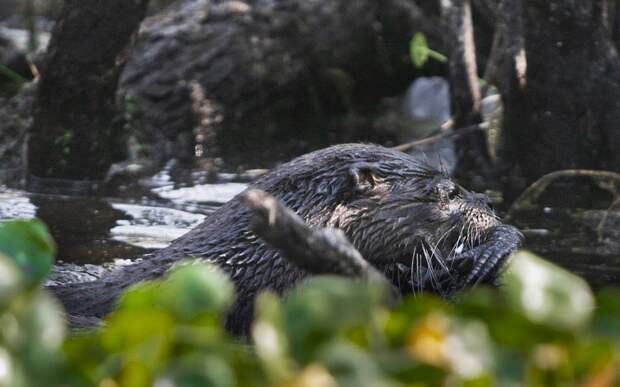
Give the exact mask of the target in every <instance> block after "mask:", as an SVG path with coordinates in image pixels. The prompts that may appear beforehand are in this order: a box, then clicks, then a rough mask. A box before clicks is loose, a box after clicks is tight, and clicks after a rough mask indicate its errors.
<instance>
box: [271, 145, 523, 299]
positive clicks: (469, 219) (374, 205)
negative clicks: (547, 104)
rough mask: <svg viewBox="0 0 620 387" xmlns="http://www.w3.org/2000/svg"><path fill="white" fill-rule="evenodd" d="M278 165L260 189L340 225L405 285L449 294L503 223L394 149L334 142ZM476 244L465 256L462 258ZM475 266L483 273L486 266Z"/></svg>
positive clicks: (319, 220)
mask: <svg viewBox="0 0 620 387" xmlns="http://www.w3.org/2000/svg"><path fill="white" fill-rule="evenodd" d="M282 167H283V168H282V169H281V170H280V171H278V170H276V171H274V174H273V175H272V176H274V177H277V178H276V179H277V181H278V182H277V184H275V186H276V187H277V188H276V189H275V190H274V188H275V187H274V186H273V185H271V186H270V187H267V186H266V187H265V188H267V190H268V191H271V192H272V193H275V194H276V196H278V197H280V198H281V199H282V200H283V201H284V202H285V204H286V205H287V206H289V207H290V208H292V209H293V210H294V211H296V212H297V213H298V214H299V215H300V216H302V217H303V218H304V219H305V220H306V222H308V223H310V224H314V225H317V226H321V227H335V228H339V229H341V230H343V231H344V232H345V234H346V235H347V237H348V238H349V240H350V241H351V242H352V244H353V245H354V246H355V247H356V248H357V249H358V250H359V252H360V253H361V254H362V256H363V257H364V258H365V259H366V260H368V261H369V262H370V263H372V264H373V265H374V266H375V267H377V268H378V269H380V270H382V271H384V272H385V273H386V275H387V276H388V277H390V278H392V280H393V282H394V284H395V285H396V286H398V287H400V288H401V290H402V291H403V292H406V291H417V290H433V291H436V292H439V293H441V294H442V295H448V294H451V293H453V292H454V291H456V290H459V289H460V288H462V287H464V286H466V284H467V283H472V278H471V275H472V273H475V270H474V268H475V267H476V265H477V262H476V260H477V259H478V256H482V255H484V254H482V250H475V249H477V248H479V246H480V245H482V244H483V243H485V242H486V241H487V240H488V236H489V234H490V233H492V230H493V229H495V228H496V227H497V226H498V225H501V222H500V221H499V219H498V218H497V216H496V215H495V213H494V212H493V210H492V209H491V208H490V206H489V204H488V200H487V198H486V196H485V195H481V194H477V193H472V192H470V191H468V190H466V189H464V188H463V187H461V186H459V185H458V184H456V183H455V182H453V181H452V180H451V179H450V178H449V176H448V174H447V173H445V172H442V171H439V170H437V169H435V168H433V167H431V166H430V165H429V164H428V163H425V162H424V160H420V159H417V158H414V157H412V156H410V155H407V154H404V153H402V152H398V151H395V150H392V149H387V148H383V147H379V146H373V145H360V144H350V145H339V146H336V147H331V148H327V149H324V150H321V151H317V152H313V153H310V154H308V155H305V156H302V157H300V158H298V159H296V160H294V161H292V162H290V163H288V164H285V165H283V166H282ZM283 170H286V171H287V172H288V173H287V174H284V173H281V171H283ZM291 171H294V172H295V173H294V174H292V175H291V174H290V172H291ZM272 182H273V181H272ZM274 191H275V192H274ZM511 248H512V246H511ZM474 251H475V253H474V254H470V255H469V259H467V260H465V259H460V257H463V256H466V255H467V252H474ZM501 253H502V254H504V253H505V251H502V252H501ZM483 259H485V258H484V257H483ZM464 261H468V262H465V263H464ZM496 264H497V261H496V262H494V263H493V265H495V266H499V265H496ZM480 273H483V274H484V276H488V275H489V271H487V270H486V269H485V270H481V271H480ZM479 280H480V278H474V279H473V283H475V282H478V281H479Z"/></svg>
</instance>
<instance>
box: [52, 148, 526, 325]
mask: <svg viewBox="0 0 620 387" xmlns="http://www.w3.org/2000/svg"><path fill="white" fill-rule="evenodd" d="M251 188H256V189H260V190H263V191H265V192H267V193H268V194H270V195H272V196H273V197H275V198H277V199H279V200H280V201H281V202H282V203H283V204H284V205H285V206H287V207H288V208H290V209H291V210H293V211H294V212H295V213H297V214H298V215H299V216H300V217H301V218H302V219H303V220H304V221H305V222H306V223H307V224H308V225H309V226H311V227H332V228H337V229H340V230H342V231H343V232H344V234H345V235H346V237H347V238H348V239H349V240H350V242H351V243H352V244H353V245H354V246H355V248H356V249H358V251H359V252H360V253H361V255H362V257H364V259H366V260H367V261H368V262H369V263H370V264H372V265H373V266H374V267H375V268H376V269H378V270H379V271H380V272H382V273H384V275H385V276H386V277H387V278H388V279H389V281H391V283H392V284H393V285H394V286H395V287H397V288H398V289H399V291H400V292H401V293H402V294H407V293H414V292H418V291H433V292H436V293H438V294H440V295H442V296H450V295H452V294H454V293H455V292H457V291H459V290H461V289H463V288H465V287H469V286H473V285H475V284H478V283H492V282H494V281H495V279H496V278H497V276H498V274H499V273H500V272H501V269H502V267H503V266H504V263H505V262H506V260H507V258H508V256H509V255H510V253H511V252H512V251H513V250H515V249H516V248H517V247H518V246H519V244H520V241H521V234H520V233H519V231H518V230H517V229H516V228H514V227H512V226H509V225H505V224H503V223H502V222H501V221H500V219H499V218H498V217H497V215H496V214H495V213H494V211H493V210H492V209H491V207H490V206H489V202H488V199H487V197H486V196H485V195H481V194H477V193H472V192H469V191H467V190H466V189H464V188H463V187H461V186H459V185H458V184H456V183H455V182H453V181H452V180H451V179H450V177H449V176H448V175H447V173H445V172H442V171H440V170H437V169H435V168H433V167H431V166H429V165H428V164H426V163H425V162H424V161H423V160H420V159H418V158H415V157H413V156H410V155H407V154H405V153H402V152H400V151H397V150H393V149H389V148H385V147H381V146H377V145H367V144H342V145H335V146H332V147H329V148H326V149H322V150H318V151H315V152H312V153H308V154H306V155H303V156H300V157H298V158H296V159H294V160H292V161H290V162H288V163H285V164H282V165H280V166H279V167H276V168H275V169H273V170H271V171H270V172H268V173H267V174H265V175H263V176H262V177H261V178H259V179H258V180H257V181H255V182H254V183H253V184H252V187H251ZM242 195H243V194H240V195H238V196H237V197H235V198H233V199H232V200H230V201H229V202H228V203H226V204H224V205H223V206H222V207H220V208H219V209H218V210H217V211H215V212H214V213H212V214H211V215H210V216H208V217H207V219H206V220H205V221H204V222H203V223H202V224H200V225H199V226H197V227H196V228H194V229H193V230H191V231H190V232H188V233H187V234H185V235H183V236H181V237H180V238H178V239H176V240H175V241H173V242H172V243H171V244H170V245H169V246H168V247H166V248H164V249H162V250H159V251H157V252H155V253H153V254H151V255H150V256H147V257H144V259H143V260H142V261H140V262H138V263H135V264H133V265H130V266H127V267H124V268H122V269H121V270H119V271H117V272H115V273H112V274H110V275H108V276H107V277H104V278H102V279H100V280H98V281H94V282H90V283H84V284H72V285H66V286H61V287H56V288H54V289H53V290H54V291H55V292H56V293H57V294H58V296H59V297H60V299H61V301H62V302H63V303H64V305H65V307H66V310H67V312H68V313H69V314H70V315H76V316H83V317H85V318H90V317H102V316H104V315H105V314H106V313H108V312H110V311H111V310H112V308H113V307H114V301H115V299H116V298H117V297H118V295H119V294H120V293H121V291H122V290H123V289H124V288H126V287H127V286H129V285H131V284H133V283H135V282H137V281H140V280H145V279H152V278H156V277H159V276H161V275H163V274H164V273H165V272H166V271H167V270H168V269H169V268H170V267H171V266H172V265H174V264H175V263H176V262H178V261H179V260H181V259H183V258H186V257H193V258H197V259H201V260H205V261H208V262H213V263H215V264H216V265H217V266H219V267H220V268H221V269H223V270H224V271H225V272H226V273H227V274H228V275H229V276H230V278H231V279H232V280H233V281H234V283H235V286H236V289H237V298H236V301H235V304H234V305H233V307H232V309H231V311H230V312H229V315H228V318H227V323H226V324H227V328H228V329H229V330H230V331H231V332H233V333H237V334H243V333H244V332H247V330H248V328H249V326H250V323H251V321H252V318H253V304H254V299H255V297H256V295H257V294H258V293H259V292H261V291H263V290H267V289H269V290H272V291H275V292H277V293H280V294H282V293H284V292H285V291H286V290H287V289H289V288H291V287H292V286H293V285H294V284H296V283H298V282H299V281H301V280H303V279H304V278H305V277H307V276H309V275H311V274H312V273H308V272H306V271H304V270H302V269H300V268H298V267H296V266H295V265H294V264H292V263H290V262H289V261H287V260H286V259H285V257H283V256H281V254H280V253H279V252H278V251H277V250H275V249H273V248H271V247H269V246H268V245H267V244H265V243H264V242H263V241H262V240H261V239H260V238H258V237H257V236H256V235H255V234H254V233H253V232H252V230H251V228H250V225H249V223H250V211H249V209H248V208H247V207H246V206H245V205H244V203H243V201H242Z"/></svg>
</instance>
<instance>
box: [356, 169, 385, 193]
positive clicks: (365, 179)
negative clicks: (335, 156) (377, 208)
mask: <svg viewBox="0 0 620 387" xmlns="http://www.w3.org/2000/svg"><path fill="white" fill-rule="evenodd" d="M349 175H350V176H351V182H352V185H353V189H354V190H355V191H356V192H360V193H368V192H372V191H374V189H375V187H376V186H377V185H378V184H379V181H380V178H379V168H378V165H377V164H376V163H356V164H354V165H353V166H352V167H351V168H350V169H349Z"/></svg>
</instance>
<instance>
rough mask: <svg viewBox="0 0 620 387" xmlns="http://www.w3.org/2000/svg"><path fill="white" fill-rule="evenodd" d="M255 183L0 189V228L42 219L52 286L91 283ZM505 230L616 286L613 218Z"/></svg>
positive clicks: (593, 280)
mask: <svg viewBox="0 0 620 387" xmlns="http://www.w3.org/2000/svg"><path fill="white" fill-rule="evenodd" d="M259 175H260V172H256V173H253V174H251V175H244V176H239V175H231V174H221V175H218V176H215V178H214V177H213V176H209V177H207V176H206V175H205V174H204V173H202V172H190V173H185V174H183V176H184V177H183V178H178V177H174V176H173V175H172V174H170V173H169V171H168V170H167V169H164V170H163V171H162V172H160V173H158V174H156V175H155V176H153V177H150V178H147V179H139V180H137V181H136V182H135V183H134V185H133V186H128V187H124V188H123V190H122V194H119V195H115V196H110V197H76V196H64V195H41V194H31V193H27V192H24V191H19V190H12V189H7V188H3V187H0V220H5V219H12V218H32V217H35V216H36V217H39V218H41V219H42V220H43V221H44V222H45V223H46V224H47V225H48V226H49V228H50V232H51V233H52V236H53V237H54V239H55V241H56V242H57V245H58V254H57V256H58V263H57V267H56V270H55V272H54V274H53V275H52V279H51V282H50V283H54V282H55V281H60V282H75V281H89V280H93V279H95V278H98V277H100V276H102V275H103V274H105V273H106V272H107V271H108V270H113V269H114V268H117V267H118V266H122V265H126V264H129V263H131V262H132V261H133V260H135V259H136V258H139V257H140V256H141V255H143V254H144V253H147V252H149V251H152V250H154V249H159V248H162V247H165V246H167V245H168V244H169V243H170V242H171V241H172V240H174V239H176V238H178V237H180V236H181V235H183V234H184V233H186V232H188V231H189V230H191V229H192V228H193V227H195V226H196V225H198V224H199V223H201V222H202V221H203V220H204V218H205V217H206V216H208V215H209V214H210V213H211V212H213V211H214V210H215V209H216V208H218V207H219V206H220V205H221V204H222V203H225V202H226V201H228V200H230V199H231V198H232V197H234V196H235V195H236V194H238V193H239V192H241V191H242V190H244V189H245V188H246V187H247V184H248V180H251V178H255V177H256V176H259ZM248 176H250V177H248ZM213 180H215V181H213ZM509 222H510V223H512V224H514V225H516V226H517V227H519V228H520V229H522V230H523V231H524V234H525V235H526V242H525V248H527V249H530V250H532V251H534V252H536V253H538V254H539V255H541V256H543V257H546V258H548V259H550V260H552V261H554V262H556V263H558V264H559V265H561V266H564V267H566V268H568V269H569V270H571V271H573V272H575V273H577V274H579V275H581V276H583V277H584V278H586V280H588V282H590V284H591V285H592V286H593V287H595V288H601V287H605V286H610V285H618V284H620V212H619V211H607V210H606V209H604V208H601V209H574V208H572V209H571V208H555V207H542V208H539V209H533V210H528V211H521V212H519V213H516V214H511V219H510V220H509Z"/></svg>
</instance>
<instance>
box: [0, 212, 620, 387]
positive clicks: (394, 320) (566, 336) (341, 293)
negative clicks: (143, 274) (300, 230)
mask: <svg viewBox="0 0 620 387" xmlns="http://www.w3.org/2000/svg"><path fill="white" fill-rule="evenodd" d="M0 252H1V255H0V385H2V386H16V387H19V386H105V387H111V386H132V387H133V386H150V385H155V386H158V387H164V386H166V387H168V386H218V387H220V386H223V387H225V386H297V387H302V386H313V387H315V386H317V387H321V386H325V387H327V386H337V385H339V386H423V385H455V386H457V385H464V386H465V385H466V386H488V385H502V386H506V385H514V386H517V385H528V386H538V385H541V386H542V385H545V386H547V385H562V386H566V385H583V386H612V385H617V384H618V383H620V371H619V370H620V368H619V366H620V363H619V359H620V292H619V291H617V290H610V291H606V292H602V293H599V294H597V295H596V296H594V295H593V294H592V293H591V292H590V290H589V288H588V287H587V285H586V284H585V283H584V282H583V281H582V280H581V279H579V278H578V277H575V276H574V275H572V274H569V273H567V272H565V271H563V270H561V269H559V268H557V267H555V266H553V265H551V264H549V263H547V262H545V261H543V260H540V259H538V258H536V257H534V256H532V255H530V254H529V253H526V252H521V253H518V254H517V255H516V256H515V258H514V261H513V262H514V263H513V265H512V267H511V269H510V271H509V272H508V273H507V274H506V275H505V285H504V286H503V287H502V288H501V289H500V290H499V291H498V290H491V289H478V290H475V291H472V292H469V293H467V294H464V295H462V296H461V297H460V298H459V299H458V300H455V302H452V303H447V302H446V301H443V300H440V299H437V298H434V297H431V296H427V295H424V296H421V295H418V296H415V297H409V298H407V299H405V300H404V301H403V302H402V303H401V304H400V305H399V306H398V307H396V308H394V309H389V308H387V307H386V306H385V305H384V304H383V303H382V300H383V299H384V297H383V296H384V291H383V289H379V288H376V287H371V286H368V285H367V284H364V283H360V282H354V281H351V280H347V279H342V278H331V277H317V278H315V279H312V280H311V281H308V282H307V283H305V284H304V285H303V286H300V287H299V288H298V289H297V290H296V291H294V292H293V293H292V294H291V295H290V296H289V297H287V298H286V299H285V300H281V299H279V298H277V297H276V296H274V295H273V294H264V295H262V296H261V297H260V298H259V300H258V305H257V310H258V318H257V322H256V323H255V324H254V327H253V331H252V337H251V338H250V341H251V343H247V342H244V341H241V340H239V339H235V338H233V337H230V336H229V335H227V334H226V333H225V331H224V329H223V319H224V315H225V311H226V309H227V308H228V307H229V306H230V305H231V302H232V300H233V294H234V289H233V287H232V284H231V283H230V282H229V281H228V280H227V279H226V277H225V276H224V275H222V274H221V273H220V272H218V270H217V269H215V268H214V267H210V266H207V265H186V266H184V267H181V268H179V269H177V270H176V271H174V272H173V273H171V275H170V276H169V277H168V279H167V280H165V281H153V282H149V283H143V284H140V285H138V286H136V287H134V288H132V289H131V290H130V291H128V292H127V293H126V294H125V295H124V297H123V299H122V300H121V302H120V306H119V308H118V310H117V311H116V312H114V313H113V314H112V315H110V316H109V317H108V318H107V320H106V321H105V327H104V328H101V329H96V330H92V331H80V332H69V331H68V330H67V327H66V324H65V322H64V318H63V315H62V311H61V308H60V306H59V305H58V303H57V301H56V300H55V299H54V298H53V297H52V296H51V295H50V294H49V293H48V292H47V291H45V290H42V289H41V283H42V282H43V281H44V279H45V277H46V275H47V273H48V271H49V269H50V266H51V263H52V260H53V255H54V251H53V244H52V241H51V238H50V237H49V235H48V234H47V232H46V230H45V227H44V226H43V225H42V224H40V223H38V222H36V221H15V222H7V223H3V224H2V225H1V226H0Z"/></svg>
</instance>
